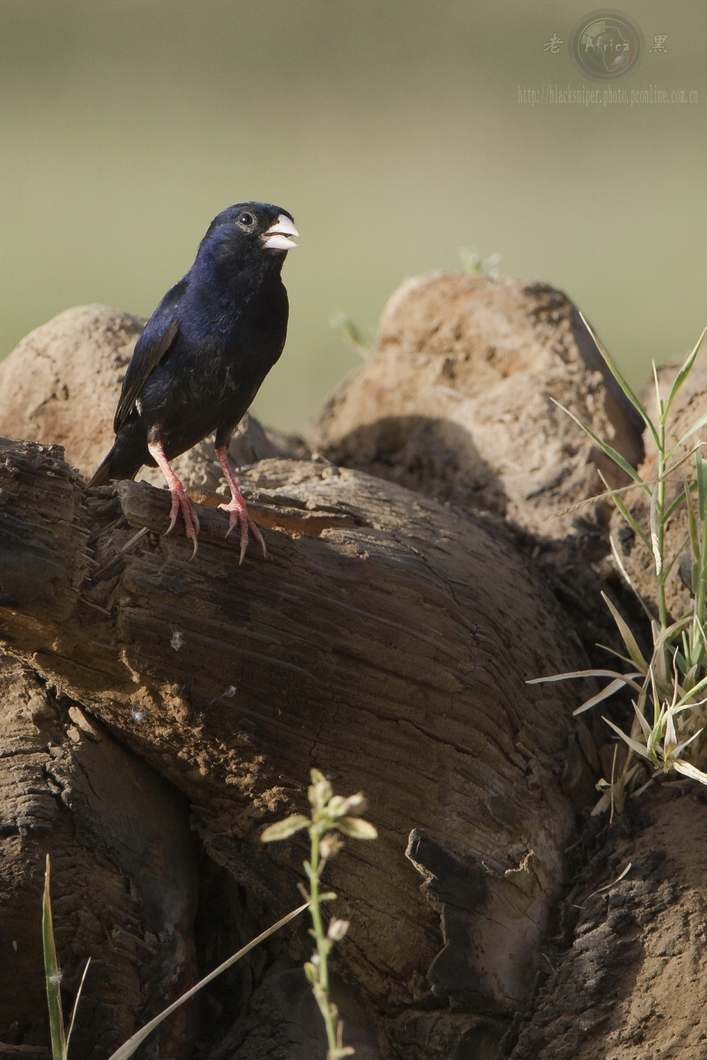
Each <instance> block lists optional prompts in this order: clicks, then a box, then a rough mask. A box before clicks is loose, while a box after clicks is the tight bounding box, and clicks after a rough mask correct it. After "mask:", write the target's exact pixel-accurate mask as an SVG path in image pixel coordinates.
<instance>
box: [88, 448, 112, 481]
mask: <svg viewBox="0 0 707 1060" xmlns="http://www.w3.org/2000/svg"><path fill="white" fill-rule="evenodd" d="M112 456H113V450H112V449H111V451H110V452H109V453H108V456H107V457H106V458H105V459H104V460H103V462H102V463H101V465H100V466H99V468H98V470H97V471H96V473H95V474H94V476H93V478H92V479H91V480H90V482H89V486H107V485H108V483H109V482H110V480H111V470H110V460H111V457H112Z"/></svg>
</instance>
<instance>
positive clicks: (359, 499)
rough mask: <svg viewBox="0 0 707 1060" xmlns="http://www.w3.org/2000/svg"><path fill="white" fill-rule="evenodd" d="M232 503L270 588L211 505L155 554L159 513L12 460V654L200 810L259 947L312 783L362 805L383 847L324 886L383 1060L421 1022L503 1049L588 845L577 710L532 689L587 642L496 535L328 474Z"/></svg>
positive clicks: (281, 468)
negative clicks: (558, 903)
mask: <svg viewBox="0 0 707 1060" xmlns="http://www.w3.org/2000/svg"><path fill="white" fill-rule="evenodd" d="M242 481H243V490H244V494H245V495H246V497H247V498H248V499H249V501H250V502H251V504H252V509H251V510H252V512H253V514H254V516H255V518H256V519H258V521H259V522H261V525H262V526H263V527H264V534H265V538H266V542H267V546H268V559H267V561H266V560H263V559H262V557H260V556H259V555H258V554H257V552H256V550H255V549H251V550H249V552H248V556H247V558H246V560H245V562H244V563H243V565H242V566H239V564H238V541H237V539H235V535H232V537H230V538H228V539H226V538H225V537H224V534H225V531H226V528H227V516H226V514H225V513H223V512H220V511H219V510H218V509H216V508H213V507H207V506H202V507H200V508H199V518H200V522H201V527H202V530H201V535H200V545H199V551H198V554H197V556H196V558H195V559H194V560H191V559H190V555H191V546H190V545H189V544H188V543H187V542H186V541H185V539H184V537H183V532H182V531H181V529H180V527H177V528H176V530H175V531H174V532H173V533H172V534H170V535H169V536H160V534H161V531H162V530H163V528H164V527H165V526H166V524H167V514H168V509H169V498H168V495H167V494H166V492H165V491H164V490H159V489H156V488H155V487H153V486H150V485H148V484H146V483H137V484H136V483H132V482H124V483H121V484H120V485H119V488H118V489H117V490H115V489H114V488H113V487H102V488H100V489H96V490H89V491H84V490H83V484H82V481H81V479H80V477H79V476H78V475H77V474H76V473H75V472H73V471H72V470H71V469H70V468H69V467H68V466H67V465H66V464H65V463H64V462H63V461H62V459H61V453H60V450H59V449H58V447H46V446H41V445H37V444H34V443H27V442H9V441H5V442H3V443H2V446H1V447H0V489H2V494H1V496H2V498H3V507H2V509H1V510H0V532H1V533H2V534H3V535H5V536H4V538H3V540H7V541H8V542H9V543H10V544H9V546H8V548H7V549H5V550H4V551H3V562H2V568H1V577H0V593H2V597H1V598H0V599H1V600H2V607H0V644H1V645H2V646H3V648H4V650H6V651H7V652H8V653H10V654H11V655H12V656H13V657H14V658H16V659H18V660H21V661H22V662H23V663H24V664H25V665H26V666H28V667H30V668H31V669H32V670H34V671H36V672H37V673H38V674H39V675H41V677H42V678H43V679H44V680H45V681H48V682H50V683H51V685H52V686H54V687H55V689H56V693H57V695H59V696H60V697H65V699H66V701H68V700H71V701H72V702H74V703H76V704H80V706H81V709H82V711H83V712H84V713H85V715H86V717H88V718H89V719H91V718H92V719H95V720H97V722H98V723H99V724H100V726H101V728H102V731H105V732H106V733H107V734H108V736H109V737H110V738H111V739H113V740H117V741H119V743H120V745H121V746H123V747H125V748H127V749H129V751H130V753H131V754H132V755H135V756H137V758H138V759H139V760H140V761H141V763H143V764H144V765H145V766H146V767H147V768H149V769H151V770H152V771H153V772H154V773H155V774H157V775H158V776H159V777H161V778H163V780H166V781H167V782H168V783H169V784H171V785H173V786H174V787H175V788H176V789H178V790H179V791H180V792H181V793H182V795H183V796H185V797H186V799H187V800H188V801H189V803H190V804H191V824H192V828H194V829H195V830H196V832H197V834H198V836H199V840H200V842H201V843H202V844H203V846H204V849H205V851H206V852H207V853H208V856H209V857H210V858H211V859H212V860H213V862H215V863H216V864H217V865H220V866H222V867H223V868H224V869H225V870H226V871H227V873H228V875H229V876H230V878H232V879H233V880H235V881H237V883H238V884H239V885H240V886H241V887H242V888H243V892H244V893H245V894H250V895H252V896H253V900H254V901H256V902H257V903H259V904H258V909H259V910H260V913H259V914H258V916H259V917H260V919H261V922H262V921H267V922H271V920H272V919H273V918H274V916H275V915H276V914H280V913H282V912H284V911H286V909H287V908H288V907H290V906H291V905H292V904H294V903H295V902H296V900H297V891H296V886H295V885H296V880H297V879H298V878H299V876H300V875H301V862H302V859H303V857H304V855H305V850H304V846H303V844H302V843H301V842H300V841H298V839H295V840H292V841H290V842H289V843H287V844H282V845H280V844H276V845H273V846H269V847H267V848H264V847H262V846H261V845H260V843H259V835H260V832H261V831H262V828H263V826H264V825H265V824H267V823H270V822H271V821H273V820H275V819H277V818H278V817H281V816H284V815H285V814H286V813H289V812H293V811H302V810H303V809H304V808H305V786H306V782H307V777H308V771H309V769H310V767H311V766H315V765H316V766H318V767H319V768H321V769H323V770H325V771H326V773H327V775H329V776H330V777H331V779H332V781H333V783H334V786H335V789H336V790H337V791H340V792H342V793H350V792H353V791H355V790H359V789H363V790H364V791H365V793H366V795H367V796H368V799H369V802H370V806H371V813H370V816H371V819H372V820H373V821H374V823H375V824H376V827H377V828H378V830H379V835H380V838H379V840H378V841H377V842H375V843H369V844H361V843H355V842H353V841H350V842H349V843H348V845H347V847H346V849H345V851H344V852H343V853H342V854H341V855H340V856H339V858H338V859H337V860H336V861H334V862H333V863H332V864H331V866H330V882H331V884H332V886H333V887H334V889H335V890H336V891H337V893H338V894H339V896H340V901H339V903H338V904H337V915H338V916H343V917H345V918H347V919H348V918H350V919H351V921H352V926H351V931H350V936H349V937H348V938H347V940H346V942H345V943H344V945H343V946H342V947H341V954H342V958H341V960H342V964H341V970H342V975H343V977H344V980H346V981H347V982H349V984H350V985H351V984H355V988H356V990H357V991H359V993H360V996H361V997H362V998H363V1007H364V1009H365V1011H366V1020H367V1022H368V1025H369V1026H370V1027H371V1028H372V1030H373V1032H375V1033H376V1034H377V1035H378V1036H379V1038H380V1041H382V1042H383V1043H384V1045H382V1046H381V1048H382V1049H383V1052H382V1053H381V1055H398V1054H394V1053H393V1052H390V1050H392V1049H393V1044H391V1043H394V1042H395V1041H397V1040H401V1041H408V1040H409V1035H410V1034H412V1033H413V1031H411V1030H410V1028H411V1027H414V1026H415V1025H416V1024H415V1020H412V1022H411V1021H410V1019H408V1017H405V1019H404V1020H403V1023H401V1022H400V1021H401V1019H403V1016H402V1015H401V1014H402V1013H405V1012H408V1014H409V1013H411V1012H414V1011H418V1010H419V1011H420V1012H423V1011H424V1010H428V1009H430V1007H432V1008H435V1009H439V1010H440V1013H439V1015H440V1019H442V1018H443V1017H444V1014H445V1013H447V1015H448V1016H449V1019H450V1020H451V1021H452V1023H451V1024H450V1026H452V1025H453V1026H455V1027H457V1026H458V1027H462V1024H463V1027H462V1030H463V1033H464V1034H467V1033H468V1032H469V1027H470V1026H472V1024H473V1020H472V1022H471V1023H469V1020H468V1019H467V1020H466V1022H464V1021H461V1023H460V1021H459V1018H458V1017H457V1016H453V1012H452V1011H451V1010H450V1006H451V1009H453V1010H455V1011H461V1012H464V1011H467V1012H471V1013H477V1014H478V1013H481V1014H482V1015H486V1016H492V1017H498V1018H500V1020H501V1023H503V1020H505V1019H507V1018H508V1017H510V1015H511V1014H512V1012H513V1011H514V1010H515V1009H516V1008H517V1007H518V1006H519V1005H521V1004H522V1003H523V1002H524V1000H525V999H526V998H527V996H528V994H529V992H530V990H531V987H532V982H533V978H534V974H535V967H534V959H535V954H536V951H537V947H538V944H539V941H540V939H541V938H542V937H543V935H544V932H545V931H546V928H547V924H548V916H549V914H550V910H551V908H552V905H553V902H554V901H555V899H556V897H557V895H558V892H559V888H560V886H561V883H562V878H563V853H562V852H563V848H564V846H565V845H566V842H567V838H568V835H569V833H570V831H571V829H572V826H573V811H572V807H571V805H570V803H569V801H568V800H567V798H566V797H565V796H564V795H563V794H562V791H561V786H560V775H561V772H562V767H563V755H564V749H565V746H566V744H567V739H568V733H569V729H570V708H571V706H573V705H574V695H575V694H576V690H572V689H567V688H566V687H563V686H561V685H547V686H528V685H527V684H526V683H525V682H526V680H527V679H528V678H531V677H536V676H541V675H544V674H548V673H553V672H559V671H562V670H567V669H574V668H576V667H581V665H582V656H581V650H580V648H579V647H578V642H577V638H576V635H575V634H574V633H573V631H572V630H571V629H570V628H568V624H567V620H566V618H565V617H564V616H563V615H561V613H560V611H559V609H558V606H557V604H556V602H555V600H554V598H553V597H551V596H550V594H549V593H547V592H546V591H545V590H544V588H543V587H542V586H541V585H539V584H538V583H537V582H536V581H535V580H534V579H533V577H532V576H531V575H530V573H529V571H528V569H527V567H526V566H525V564H524V562H523V560H522V559H521V558H520V556H519V555H518V553H517V552H516V551H515V550H514V549H513V547H512V545H511V544H510V543H509V542H507V541H506V540H505V538H504V536H503V534H502V533H501V532H500V531H499V530H498V528H489V526H487V525H486V524H485V523H484V521H483V520H482V519H474V518H470V517H467V516H462V515H460V514H457V513H456V512H454V511H453V510H451V509H449V508H445V507H442V506H441V505H439V504H437V503H436V502H434V501H432V500H429V499H427V498H425V497H423V496H422V495H420V494H415V493H412V492H410V491H408V490H406V489H404V488H402V487H399V486H397V485H394V484H392V483H389V482H385V481H383V480H380V479H376V478H372V477H370V476H368V475H366V474H363V473H361V472H357V471H353V470H340V469H338V468H336V467H334V466H333V465H331V464H328V463H327V462H324V461H296V460H278V459H273V460H265V461H262V462H261V463H260V464H258V465H256V466H255V467H254V468H252V469H251V470H250V471H248V472H247V473H246V474H245V476H244V477H243V479H242ZM313 527H316V532H312V531H313ZM413 829H416V830H417V831H416V832H415V836H416V837H417V839H416V841H415V843H412V842H411V843H410V846H408V842H409V838H410V834H411V832H412V831H413ZM413 838H414V837H413ZM89 846H90V843H89ZM406 851H407V852H408V856H407V857H406ZM422 881H425V882H424V887H423V889H422V890H421V889H420V884H421V882H422ZM2 915H5V914H4V913H3V912H1V911H0V916H2ZM256 919H257V918H256ZM428 972H429V978H426V976H427V973H428ZM351 988H352V989H353V986H352V987H351ZM419 1023H420V1026H426V1023H425V1020H424V1019H422V1018H421V1019H420V1021H419ZM403 1024H404V1028H403V1029H402V1030H401V1027H403ZM0 1029H1V1028H0ZM403 1032H404V1033H403ZM420 1033H422V1031H421V1032H420ZM450 1033H451V1032H450ZM460 1033H462V1031H460ZM484 1033H487V1032H486V1031H484ZM396 1035H397V1038H396ZM401 1035H402V1038H401V1037H400V1036H401ZM406 1035H407V1036H408V1037H405V1036H406ZM443 1038H444V1035H442V1038H441V1039H440V1040H442V1039H443ZM450 1040H451V1039H450ZM385 1042H387V1043H388V1044H387V1045H385ZM405 1048H406V1049H407V1048H408V1046H406V1047H405ZM243 1049H246V1046H243ZM386 1050H387V1051H386ZM165 1055H166V1054H165ZM229 1055H231V1054H229ZM232 1055H233V1056H234V1057H235V1056H238V1057H241V1056H243V1057H245V1056H246V1055H250V1054H249V1053H247V1049H246V1051H245V1052H243V1051H242V1050H241V1052H236V1051H234V1052H233V1053H232ZM288 1055H290V1054H288ZM292 1055H293V1056H294V1055H298V1054H295V1053H292ZM371 1055H373V1054H371ZM430 1055H433V1054H430Z"/></svg>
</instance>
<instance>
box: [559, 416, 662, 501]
mask: <svg viewBox="0 0 707 1060" xmlns="http://www.w3.org/2000/svg"><path fill="white" fill-rule="evenodd" d="M550 401H552V402H553V403H554V404H555V405H557V407H558V409H562V411H563V412H566V413H567V415H568V416H569V417H570V418H571V419H573V420H574V422H575V423H576V424H577V426H578V427H581V428H582V430H583V431H584V433H585V434H588V435H589V437H590V438H591V439H592V441H593V442H594V443H595V445H598V446H599V448H600V449H601V451H602V452H603V453H605V454H606V456H608V457H609V459H610V460H612V461H613V462H614V463H615V464H616V465H617V466H618V467H620V468H621V470H622V471H625V472H626V474H627V475H628V476H629V477H630V478H632V479H633V481H634V482H636V483H637V484H638V485H639V486H642V487H643V489H644V491H645V492H646V493H647V494H648V496H649V497H650V492H651V491H650V487H649V486H648V485H647V484H646V483H645V482H644V481H643V479H642V478H641V476H640V475H639V474H638V472H637V471H636V469H635V467H633V466H632V465H631V464H629V462H628V460H627V459H626V458H625V457H623V456H622V455H621V453H619V452H618V450H616V449H614V447H613V446H612V445H609V443H608V442H605V441H603V440H602V439H601V438H600V437H599V435H598V434H595V433H594V431H593V430H592V429H591V427H587V425H586V423H582V421H581V420H580V418H579V416H575V414H574V412H570V410H569V409H568V408H567V407H566V406H565V405H563V404H561V403H560V402H559V401H557V400H556V399H555V398H554V397H550Z"/></svg>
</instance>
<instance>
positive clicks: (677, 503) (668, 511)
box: [663, 486, 690, 525]
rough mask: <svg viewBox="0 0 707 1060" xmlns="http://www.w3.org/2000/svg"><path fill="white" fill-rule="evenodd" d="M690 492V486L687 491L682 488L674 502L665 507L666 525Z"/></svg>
mask: <svg viewBox="0 0 707 1060" xmlns="http://www.w3.org/2000/svg"><path fill="white" fill-rule="evenodd" d="M689 493H690V487H689V486H688V488H687V491H685V490H681V491H680V493H678V495H677V497H676V498H675V500H674V501H673V502H672V504H669V505H668V507H667V508H666V509H665V514H664V515H663V523H664V525H667V523H668V520H669V519H671V518H672V516H673V515H675V512H676V511H677V510H678V508H679V507H680V505H681V504H682V503H683V501H684V500H685V498H686V495H689Z"/></svg>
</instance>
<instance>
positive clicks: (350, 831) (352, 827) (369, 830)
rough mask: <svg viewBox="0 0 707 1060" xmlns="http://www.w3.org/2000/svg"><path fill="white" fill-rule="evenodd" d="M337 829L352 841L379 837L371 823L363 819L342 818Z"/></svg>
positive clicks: (337, 824)
mask: <svg viewBox="0 0 707 1060" xmlns="http://www.w3.org/2000/svg"><path fill="white" fill-rule="evenodd" d="M336 827H337V828H338V829H339V831H340V832H343V833H344V835H348V836H351V838H352V839H376V838H377V836H378V832H377V831H376V830H375V828H374V827H373V825H372V824H371V822H370V821H365V820H364V819H363V817H341V818H340V819H339V820H338V821H337V822H336Z"/></svg>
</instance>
